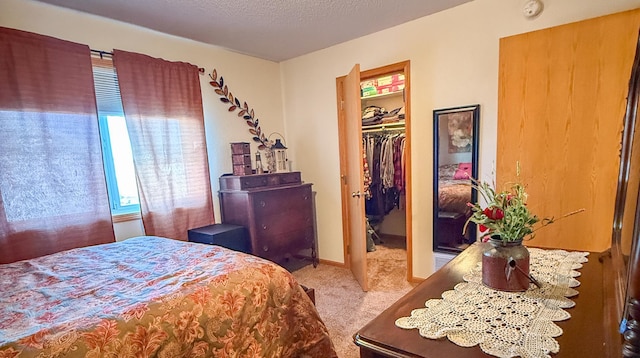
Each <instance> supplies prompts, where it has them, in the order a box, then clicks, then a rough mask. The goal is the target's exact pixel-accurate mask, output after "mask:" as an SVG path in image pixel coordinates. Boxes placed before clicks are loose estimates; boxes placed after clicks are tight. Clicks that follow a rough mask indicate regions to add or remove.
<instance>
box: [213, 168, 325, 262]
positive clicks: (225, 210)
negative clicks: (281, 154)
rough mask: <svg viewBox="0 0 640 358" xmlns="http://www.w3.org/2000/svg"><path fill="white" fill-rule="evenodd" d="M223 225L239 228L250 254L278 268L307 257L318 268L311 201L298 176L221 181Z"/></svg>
mask: <svg viewBox="0 0 640 358" xmlns="http://www.w3.org/2000/svg"><path fill="white" fill-rule="evenodd" d="M219 180H220V191H219V195H220V207H221V211H222V222H223V223H225V224H235V225H242V226H244V227H246V228H247V231H248V233H249V242H250V252H251V253H252V254H253V255H256V256H260V257H263V258H266V259H268V260H271V261H274V262H276V263H279V264H284V263H286V262H287V260H289V259H290V258H292V257H298V256H302V257H309V255H310V258H311V260H312V262H313V265H314V266H316V265H317V257H316V242H315V227H314V220H313V215H314V210H313V198H312V193H311V185H312V184H310V183H302V181H301V176H300V172H290V173H271V174H255V175H242V176H235V175H223V176H221V177H220V179H219Z"/></svg>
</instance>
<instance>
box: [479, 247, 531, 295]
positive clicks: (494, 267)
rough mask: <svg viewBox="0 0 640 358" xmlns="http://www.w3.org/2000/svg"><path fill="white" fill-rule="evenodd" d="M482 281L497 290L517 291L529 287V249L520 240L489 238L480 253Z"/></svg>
mask: <svg viewBox="0 0 640 358" xmlns="http://www.w3.org/2000/svg"><path fill="white" fill-rule="evenodd" d="M482 283H483V284H484V285H485V286H487V287H490V288H493V289H495V290H499V291H509V292H519V291H526V290H527V289H528V288H529V283H530V280H529V250H527V248H526V247H525V246H524V245H522V240H516V241H507V242H504V241H502V240H500V239H489V245H487V248H486V250H485V251H484V254H483V255H482Z"/></svg>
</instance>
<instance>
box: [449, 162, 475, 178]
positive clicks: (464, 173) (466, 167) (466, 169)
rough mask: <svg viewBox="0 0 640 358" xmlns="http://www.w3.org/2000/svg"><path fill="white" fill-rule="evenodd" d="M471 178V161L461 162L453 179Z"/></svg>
mask: <svg viewBox="0 0 640 358" xmlns="http://www.w3.org/2000/svg"><path fill="white" fill-rule="evenodd" d="M469 178H471V163H460V164H458V169H457V170H456V173H455V174H454V175H453V179H458V180H461V179H469Z"/></svg>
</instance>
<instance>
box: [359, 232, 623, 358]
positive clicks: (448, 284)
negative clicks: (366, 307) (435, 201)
mask: <svg viewBox="0 0 640 358" xmlns="http://www.w3.org/2000/svg"><path fill="white" fill-rule="evenodd" d="M484 245H487V244H481V243H476V244H474V245H471V246H470V247H469V248H468V249H466V250H465V251H463V252H462V253H460V254H459V255H458V256H457V257H455V258H454V259H453V260H451V261H450V262H449V263H448V264H447V265H445V266H444V267H442V268H441V269H440V270H438V271H437V272H436V273H434V274H433V275H431V276H430V277H429V278H428V279H426V280H425V281H423V282H422V283H421V284H420V285H418V286H416V287H415V288H414V289H413V290H412V291H411V292H409V293H407V294H406V295H405V296H404V297H402V298H401V299H399V300H398V301H397V302H396V303H394V304H393V305H392V306H391V307H389V308H388V309H386V310H385V311H384V312H382V313H381V314H380V315H379V316H378V317H376V318H375V319H373V320H372V321H371V322H369V323H368V324H367V325H366V326H364V327H363V328H362V329H360V330H359V331H358V332H357V333H356V334H355V335H354V341H355V343H356V344H357V345H358V346H359V347H360V357H433V358H441V357H488V356H489V355H487V354H485V353H484V352H482V350H481V349H480V347H479V346H477V345H476V346H474V347H471V348H464V347H460V346H457V345H456V344H454V343H451V342H450V341H449V340H448V339H447V338H442V339H438V340H433V339H428V338H424V337H421V336H420V334H419V333H418V330H417V329H410V330H405V329H402V328H398V327H396V325H395V321H396V319H398V318H400V317H407V316H410V315H411V311H412V310H414V309H416V308H422V307H424V303H425V301H427V300H428V299H431V298H441V294H442V293H443V292H444V291H447V290H451V289H453V287H454V286H455V285H456V284H457V283H460V282H463V281H464V280H463V279H462V276H463V275H464V274H465V273H467V272H468V271H469V270H471V269H472V268H473V267H475V265H476V264H477V262H479V261H480V260H481V257H482V251H483V247H484ZM608 257H609V255H608V253H590V254H589V256H588V257H587V258H588V260H589V261H588V262H586V263H584V264H583V265H584V266H583V268H582V269H580V270H578V271H579V272H580V273H581V276H580V277H578V278H577V279H578V281H580V286H578V287H576V288H575V289H576V290H577V291H578V292H579V294H578V295H577V296H574V297H572V298H571V300H573V301H574V302H575V303H576V305H575V307H573V308H568V309H566V310H567V312H569V313H570V314H571V318H570V319H568V320H566V321H559V322H555V323H556V324H557V325H558V326H559V327H560V328H562V330H563V331H564V332H563V334H562V335H561V336H559V337H557V338H556V340H557V341H558V343H559V344H560V352H559V353H558V354H556V355H553V357H607V356H610V352H609V351H610V346H611V344H610V343H608V342H609V341H608V338H607V336H608V335H609V337H611V332H605V328H604V327H605V326H606V324H605V323H607V322H608V320H607V319H605V314H606V312H605V311H606V310H605V297H604V295H605V291H606V290H604V289H603V275H604V271H605V269H606V265H607V263H606V261H607V258H608ZM607 330H609V329H607Z"/></svg>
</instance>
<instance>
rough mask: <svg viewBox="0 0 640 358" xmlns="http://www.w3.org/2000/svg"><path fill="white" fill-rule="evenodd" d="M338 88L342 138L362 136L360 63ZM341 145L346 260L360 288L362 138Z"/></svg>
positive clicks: (364, 283) (363, 261)
mask: <svg viewBox="0 0 640 358" xmlns="http://www.w3.org/2000/svg"><path fill="white" fill-rule="evenodd" d="M342 88H343V93H342V95H343V97H342V98H343V105H342V110H343V111H344V120H345V123H344V129H345V138H362V127H361V124H362V115H361V102H360V65H358V64H357V65H355V66H354V67H353V69H352V70H351V72H349V74H348V75H347V77H345V80H344V85H343V87H342ZM345 149H346V150H345V153H346V162H347V165H346V173H345V174H343V177H345V178H346V187H347V192H348V193H349V194H350V195H351V197H350V198H348V199H347V203H348V209H347V215H348V217H349V219H348V226H349V228H348V230H349V244H348V247H349V264H350V267H351V271H352V272H353V276H354V277H355V278H356V280H357V281H358V283H359V284H360V286H361V287H362V290H363V291H368V290H369V282H368V280H367V240H366V231H365V221H364V220H365V210H364V199H365V198H364V177H363V176H364V174H363V173H364V164H363V163H364V162H363V157H362V141H361V140H347V141H346V143H345Z"/></svg>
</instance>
